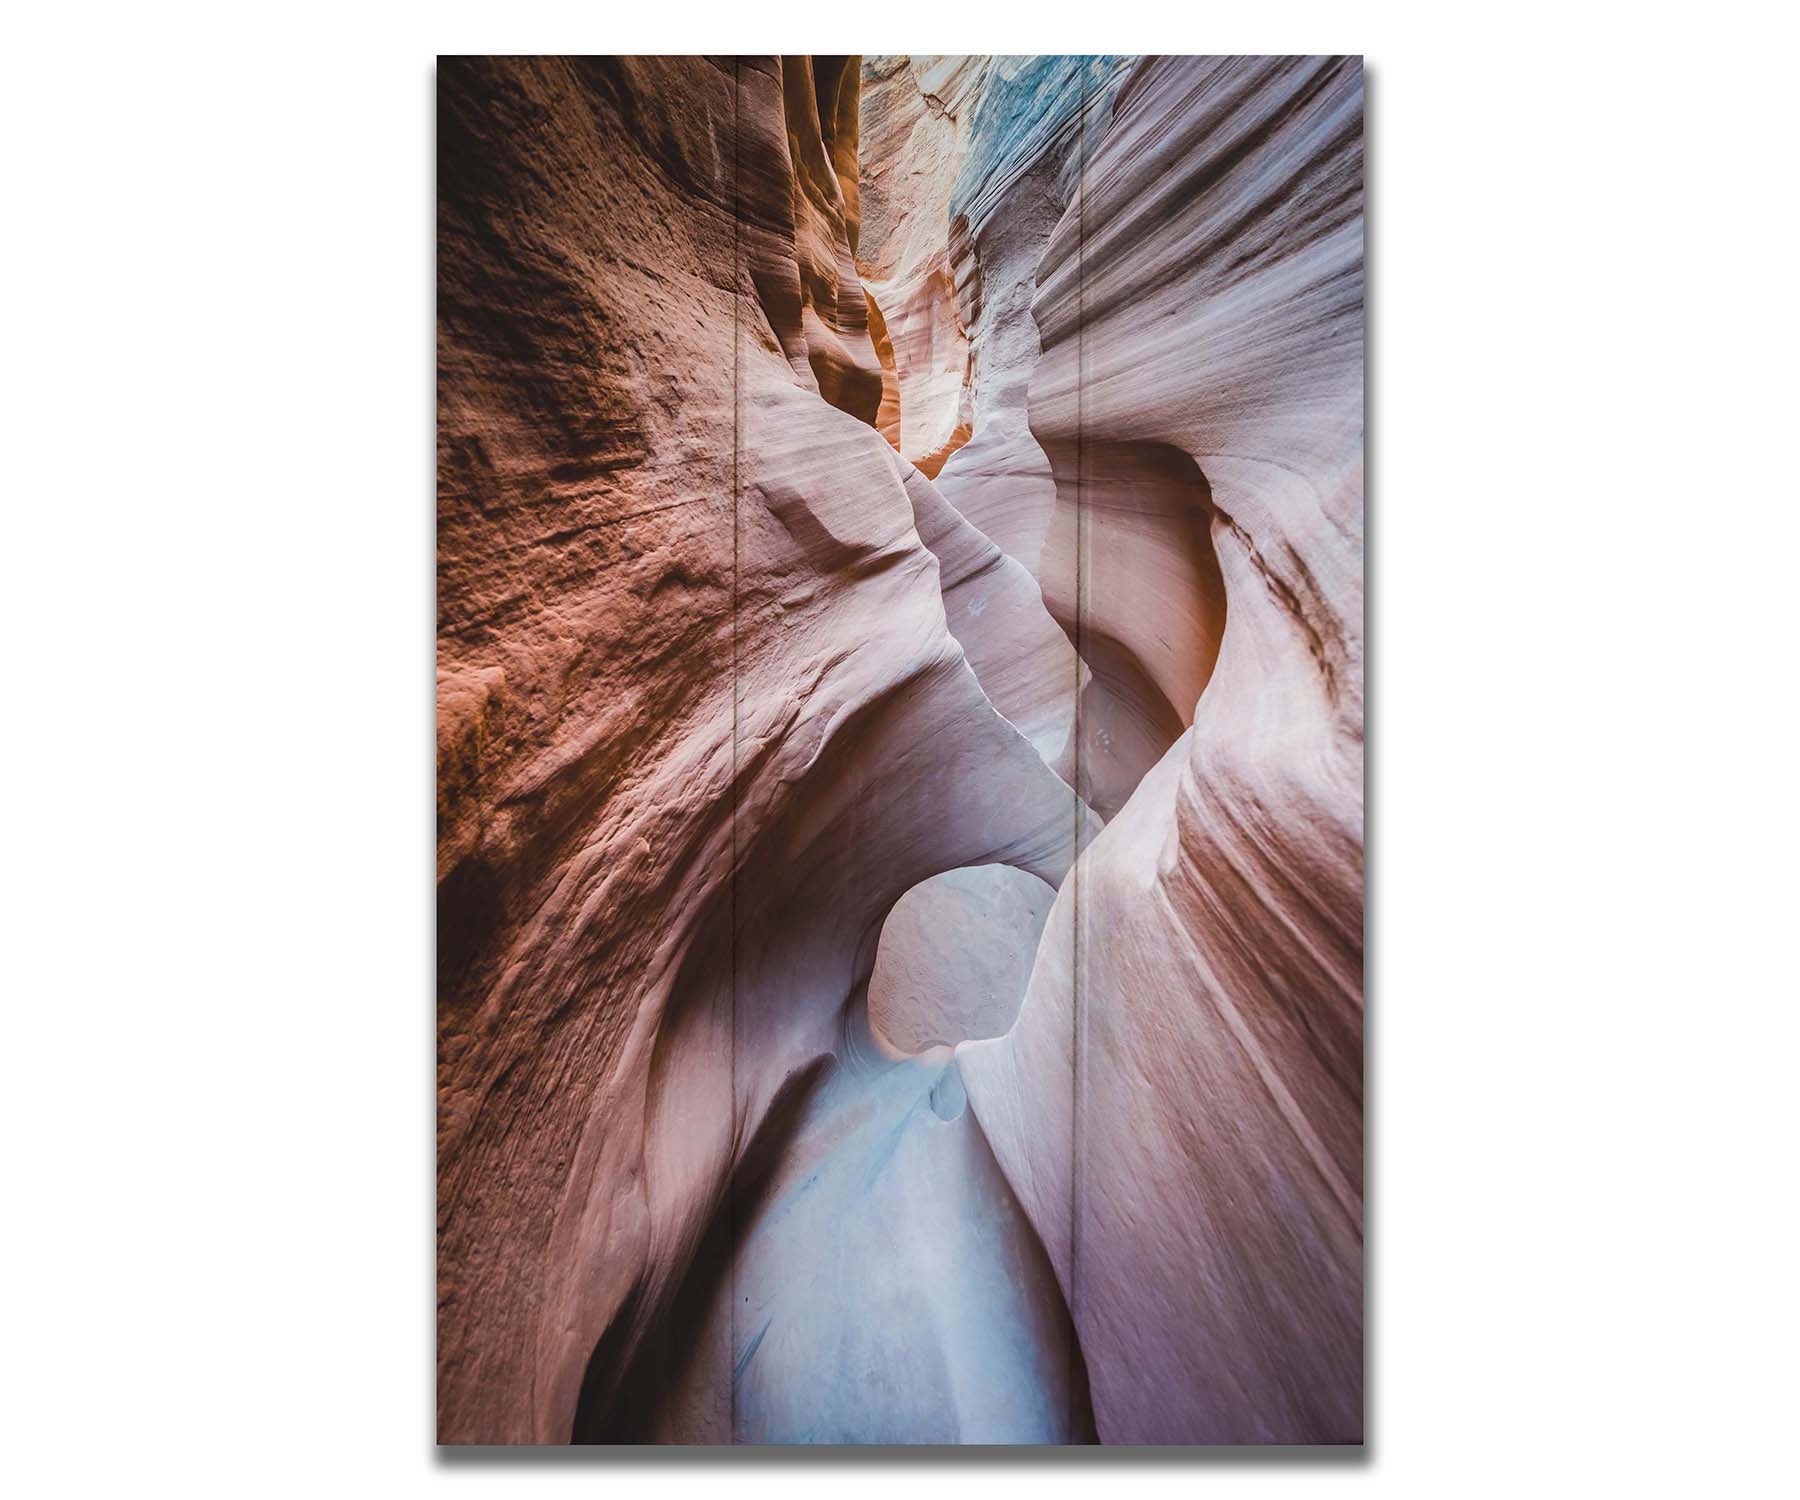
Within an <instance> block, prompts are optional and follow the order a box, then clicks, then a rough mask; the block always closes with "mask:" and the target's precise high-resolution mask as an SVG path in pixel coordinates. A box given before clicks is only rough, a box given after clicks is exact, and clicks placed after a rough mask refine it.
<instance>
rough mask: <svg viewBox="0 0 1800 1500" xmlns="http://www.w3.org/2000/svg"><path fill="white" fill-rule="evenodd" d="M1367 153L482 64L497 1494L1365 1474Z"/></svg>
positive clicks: (470, 252)
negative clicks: (657, 1471)
mask: <svg viewBox="0 0 1800 1500" xmlns="http://www.w3.org/2000/svg"><path fill="white" fill-rule="evenodd" d="M865 88H866V91H867V92H866V96H865ZM909 91H910V92H909ZM934 100H935V101H936V103H935V107H934V105H933V102H932V101H934ZM940 111H941V113H940ZM1360 121H1361V81H1360V73H1359V70H1358V69H1357V68H1356V66H1355V65H1354V64H1349V63H1344V62H1342V61H1329V60H1318V59H1284V60H1256V59H1239V60H1227V61H1218V60H1207V59H1176V60H1151V61H1148V62H1144V63H1141V64H1130V63H1128V62H1127V61H1126V60H1120V59H1086V60H1080V59H1041V60H1020V59H937V60H926V59H913V60H906V61H905V62H904V64H901V63H900V62H899V60H888V59H883V60H875V61H872V62H871V64H870V65H869V66H868V67H867V68H865V67H864V66H863V64H862V63H861V61H860V60H859V59H856V58H812V59H808V58H797V57H787V58H741V59H729V58H727V59H698V58H637V59H616V58H615V59H579V60H576V59H504V60H487V59H447V60H445V61H444V62H443V63H442V64H441V66H440V73H439V131H438V137H439V174H440V181H439V247H440V248H439V262H440V269H439V298H438V302H439V350H438V358H439V424H438V427H439V515H438V530H439V626H438V677H439V717H438V740H439V744H438V768H439V786H438V812H439V849H438V910H439V1056H438V1064H439V1100H440V1113H439V1137H438V1167H439V1330H438V1349H439V1367H438V1378H439V1393H438V1394H439V1435H440V1439H441V1440H443V1441H446V1442H488V1443H492V1442H567V1441H570V1440H572V1439H573V1440H576V1441H678V1442H726V1441H743V1442H768V1441H780V1442H786V1441H965V1442H966V1441H981V1442H1080V1441H1089V1440H1092V1439H1093V1438H1095V1437H1097V1438H1098V1439H1100V1440H1102V1441H1108V1442H1116V1441H1125V1442H1132V1441H1158V1442H1191V1441H1209V1442H1211V1441H1234V1442H1235V1441H1260V1440H1311V1441H1341V1440H1355V1439H1356V1438H1357V1437H1358V1436H1359V1434H1360V1421H1361V1383H1360V1361H1361V1350H1360V1323H1361V1320H1360V1290H1361V1288H1360V1256H1361V1199H1360V1100H1361V1092H1360V1091H1361V1070H1360V1048H1361V973H1360V965H1361V796H1360V775H1361V633H1360V618H1361V552H1360V546H1361V470H1360V460H1361V384H1360V381H1361V374H1360V361H1361V302H1360V298H1361V220H1360V169H1361V166H1360V164H1361V154H1360V153H1361V137H1360ZM859 264H860V265H862V266H863V267H864V268H865V271H872V272H874V273H875V274H874V275H872V276H869V277H866V278H865V277H864V276H859V272H858V266H859ZM870 289H873V290H874V293H875V295H874V296H873V298H871V296H870ZM902 289H904V290H905V294H904V295H898V293H899V292H900V291H901V290H902ZM1027 310H1029V315H1028V313H1027ZM959 340H960V344H959V343H958V341H959ZM909 391H911V392H913V395H911V396H910V397H909V394H908V393H909ZM909 421H910V422H911V423H913V424H914V425H913V426H910V427H909V425H908V423H909ZM946 424H947V425H946ZM959 431H960V436H959ZM965 437H966V438H967V441H966V442H964V441H963V439H964V438H965ZM896 448H897V449H898V450H899V451H896ZM946 460H947V461H946ZM939 465H941V467H939ZM934 473H935V475H936V479H935V481H934V478H933V474H934ZM1040 578H1041V580H1042V587H1041V589H1040V585H1039V579H1040ZM1053 767H1054V769H1053ZM1077 790H1079V791H1080V792H1081V793H1082V794H1083V795H1082V796H1080V797H1078V796H1077V795H1076V791H1077ZM1084 799H1085V800H1084ZM1090 803H1091V804H1092V810H1090V806H1089V804H1090ZM1096 813H1098V814H1100V815H1104V816H1107V817H1109V818H1110V822H1109V823H1108V824H1107V825H1106V826H1105V827H1104V830H1102V823H1101V819H1100V816H1096ZM1053 893H1054V894H1053ZM1040 929H1041V930H1040ZM1027 976H1028V978H1027ZM1021 992H1022V993H1023V999H1022V1001H1021ZM975 1038H989V1039H986V1040H975ZM1090 1392H1091V1395H1090Z"/></svg>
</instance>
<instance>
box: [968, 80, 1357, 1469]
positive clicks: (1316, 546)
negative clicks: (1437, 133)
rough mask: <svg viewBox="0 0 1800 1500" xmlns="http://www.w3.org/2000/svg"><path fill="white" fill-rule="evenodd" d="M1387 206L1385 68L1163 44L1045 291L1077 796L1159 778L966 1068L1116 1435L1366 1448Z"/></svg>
mask: <svg viewBox="0 0 1800 1500" xmlns="http://www.w3.org/2000/svg"><path fill="white" fill-rule="evenodd" d="M1361 204H1362V79H1361V71H1360V68H1359V67H1358V66H1357V64H1355V63H1354V62H1347V61H1343V60H1335V59H1263V60H1258V59H1234V60H1208V59H1157V60H1149V61H1146V62H1144V63H1143V64H1141V65H1139V67H1138V68H1137V69H1136V70H1135V71H1134V72H1133V74H1132V76H1131V78H1130V79H1129V81H1128V82H1127V83H1126V85H1125V87H1124V88H1123V89H1122V90H1121V91H1120V93H1119V96H1118V98H1117V101H1116V103H1115V106H1114V113H1113V119H1112V123H1111V125H1110V127H1109V128H1108V130H1107V132H1106V134H1105V136H1104V137H1103V139H1101V140H1100V141H1099V142H1098V144H1097V145H1096V147H1095V149H1094V150H1093V152H1092V154H1091V157H1090V159H1089V160H1088V161H1087V163H1086V166H1085V170H1084V182H1083V187H1082V189H1081V191H1080V193H1079V195H1078V198H1077V201H1076V203H1075V204H1074V205H1073V206H1072V208H1071V210H1070V211H1069V213H1067V214H1066V215H1065V216H1064V218H1063V220H1062V222H1061V223H1060V224H1059V226H1058V228H1057V231H1056V234H1055V237H1054V238H1053V240H1052V242H1051V245H1050V248H1049V251H1048V253H1047V255H1046V258H1045V261H1044V264H1043V265H1042V266H1041V267H1040V268H1039V272H1038V278H1037V281H1038V293H1037V300H1036V302H1035V304H1034V314H1035V316H1036V319H1037V322H1038V325H1039V328H1040V330H1041V331H1042V338H1043V344H1044V352H1043V356H1042V358H1041V359H1040V361H1039V362H1038V365H1037V367H1036V369H1035V371H1034V373H1033V376H1032V381H1031V426H1032V431H1033V433H1034V434H1035V435H1036V436H1037V437H1038V438H1039V440H1040V441H1041V442H1042V443H1043V444H1044V447H1045V449H1046V451H1047V452H1048V453H1049V454H1050V457H1051V460H1052V463H1053V466H1054V468H1055V473H1056V485H1057V501H1058V508H1057V514H1056V518H1055V522H1054V523H1053V525H1052V528H1051V531H1050V534H1049V537H1048V538H1047V541H1046V563H1045V576H1046V595H1047V597H1048V598H1049V600H1050V602H1051V605H1052V608H1053V609H1055V610H1056V612H1057V613H1058V616H1059V618H1061V619H1062V620H1064V622H1065V623H1066V625H1067V626H1068V628H1070V630H1071V632H1072V634H1073V636H1074V639H1075V641H1076V644H1077V647H1078V649H1080V650H1081V651H1082V654H1083V656H1084V659H1085V660H1086V662H1087V663H1088V665H1089V666H1090V667H1091V669H1092V671H1093V674H1094V676H1093V679H1092V682H1091V683H1090V688H1089V691H1088V692H1087V693H1086V694H1084V698H1083V709H1082V716H1081V722H1080V724H1079V727H1078V734H1077V745H1076V757H1075V759H1076V766H1077V774H1078V777H1079V778H1080V783H1081V784H1082V785H1086V783H1087V779H1088V778H1087V777H1086V775H1085V774H1084V773H1085V770H1086V768H1087V764H1088V763H1091V762H1094V761H1096V760H1100V761H1107V760H1109V759H1110V757H1109V753H1108V749H1107V745H1106V741H1107V740H1108V739H1117V738H1119V737H1122V736H1124V735H1125V734H1127V733H1128V734H1130V735H1132V736H1134V737H1135V738H1136V741H1137V743H1138V745H1139V746H1140V747H1141V748H1140V751H1139V753H1141V754H1145V755H1148V754H1150V753H1151V752H1156V753H1157V758H1156V759H1155V762H1154V764H1153V766H1152V767H1151V768H1150V769H1149V771H1148V773H1147V774H1146V775H1145V776H1144V778H1143V780H1142V781H1141V782H1139V783H1137V784H1136V785H1135V786H1134V787H1132V789H1131V790H1130V791H1129V793H1128V795H1127V796H1126V797H1125V799H1124V801H1123V804H1122V807H1121V808H1120V810H1119V812H1118V814H1117V816H1116V817H1115V818H1114V819H1113V821H1112V822H1111V823H1110V824H1109V826H1108V827H1107V828H1106V830H1105V832H1104V833H1103V834H1101V835H1100V836H1099V837H1098V838H1097V839H1095V840H1094V841H1093V843H1092V844H1091V845H1090V846H1088V847H1087V848H1086V850H1085V852H1084V853H1083V854H1082V856H1081V858H1080V861H1079V863H1078V865H1077V867H1076V869H1075V872H1074V874H1073V876H1072V878H1071V879H1070V881H1069V882H1067V883H1066V884H1065V885H1064V887H1063V889H1062V891H1061V892H1060V894H1059V896H1058V898H1057V902H1056V905H1055V907H1054V908H1053V910H1052V912H1051V915H1050V919H1049V922H1048V925H1047V927H1046V931H1045V936H1044V940H1043V942H1042V944H1041V945H1040V948H1039V953H1038V960H1037V966H1036V969H1035V971H1034V973H1033V975H1032V979H1031V984H1030V988H1029V991H1028V994H1027V997H1026V1000H1025V1004H1024V1007H1023V1010H1022V1012H1021V1016H1020V1021H1019V1024H1018V1026H1017V1027H1016V1028H1015V1029H1014V1031H1013V1032H1012V1033H1011V1034H1010V1035H1009V1036H1008V1037H1006V1038H1005V1039H1003V1040H1000V1041H992V1042H984V1043H973V1044H970V1045H969V1046H967V1047H965V1048H964V1049H963V1056H962V1066H963V1069H964V1073H965V1077H966V1079H967V1086H968V1088H969V1092H970V1096H971V1099H972V1101H973V1104H974V1107H975V1110H976V1112H977V1114H978V1116H979V1117H980V1119H981V1122H982V1126H983V1129H984V1131H985V1132H986V1133H987V1135H988V1137H989V1139H990V1141H991V1142H992V1143H993V1146H994V1149H995V1152H996V1155H997V1156H998V1157H999V1160H1000V1162H1001V1164H1002V1166H1003V1167H1004V1168H1005V1170H1006V1172H1007V1175H1008V1178H1009V1180H1010V1181H1011V1182H1012V1184H1013V1186H1014V1188H1015V1190H1016V1191H1017V1192H1018V1193H1019V1196H1020V1199H1021V1201H1022V1202H1023V1203H1024V1205H1025V1207H1026V1210H1027V1212H1028V1213H1029V1214H1030V1215H1031V1217H1032V1220H1033V1222H1034V1224H1036V1226H1037V1227H1038V1229H1039V1231H1040V1233H1041V1234H1042V1235H1043V1237H1044V1241H1045V1243H1046V1245H1047V1246H1048V1247H1049V1250H1050V1253H1051V1256H1052V1259H1053V1260H1054V1261H1055V1263H1056V1265H1057V1269H1058V1275H1059V1277H1060V1278H1061V1279H1062V1283H1063V1285H1064V1287H1065V1289H1066V1291H1067V1293H1068V1296H1069V1300H1070V1306H1071V1309H1072V1312H1073V1315H1074V1318H1075V1323H1076V1327H1077V1329H1078V1331H1079V1334H1080V1338H1081V1343H1082V1347H1083V1349H1084V1351H1085V1353H1086V1356H1087V1362H1088V1368H1089V1371H1090V1374H1091V1376H1092V1381H1093V1401H1094V1412H1095V1419H1096V1422H1097V1424H1098V1427H1099V1431H1100V1433H1101V1436H1102V1437H1103V1438H1104V1439H1105V1440H1107V1441H1109V1442H1195V1441H1199V1442H1291V1441H1338V1442H1342V1441H1357V1440H1360V1437H1361V1433H1362V1374H1361V1372H1362V1338H1361V1334H1362V1194H1361V1180H1362V1169H1361V1108H1362V569H1361V539H1362V221H1361ZM1164 736H1167V737H1168V738H1167V743H1166V745H1164V746H1163V747H1161V748H1160V750H1159V749H1158V740H1159V739H1161V738H1163V737H1164ZM1117 770H1118V767H1117V765H1116V763H1115V764H1113V765H1112V766H1111V771H1112V772H1113V773H1114V774H1116V773H1117ZM1122 780H1123V778H1121V781H1122ZM1123 789H1124V788H1123V786H1122V785H1119V784H1117V783H1115V790H1114V794H1115V795H1117V792H1118V791H1121V790H1123ZM1059 1148H1060V1149H1059Z"/></svg>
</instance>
